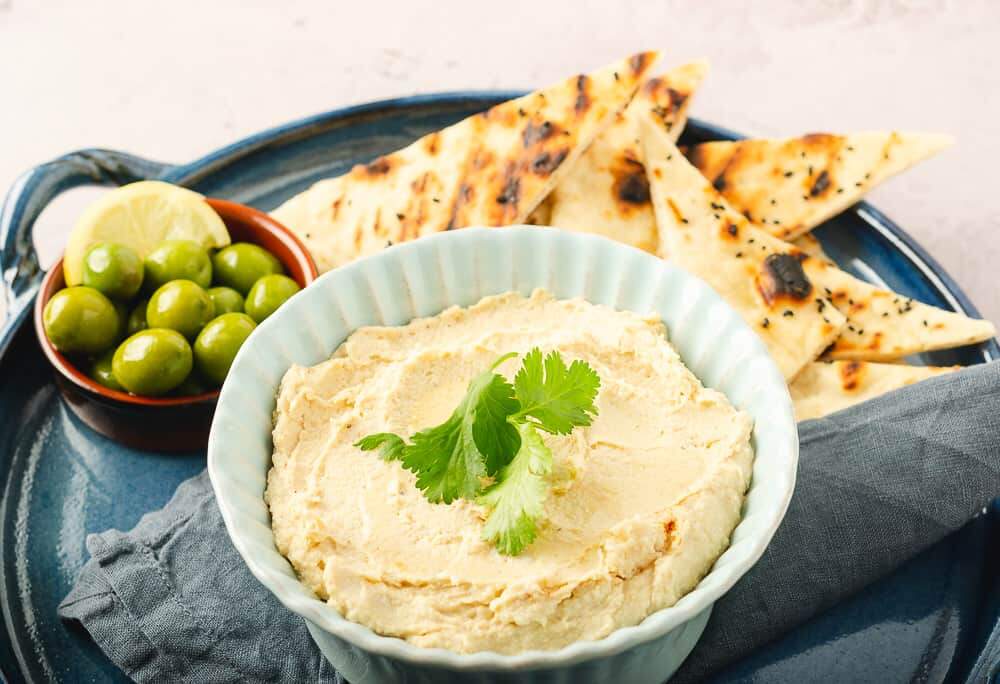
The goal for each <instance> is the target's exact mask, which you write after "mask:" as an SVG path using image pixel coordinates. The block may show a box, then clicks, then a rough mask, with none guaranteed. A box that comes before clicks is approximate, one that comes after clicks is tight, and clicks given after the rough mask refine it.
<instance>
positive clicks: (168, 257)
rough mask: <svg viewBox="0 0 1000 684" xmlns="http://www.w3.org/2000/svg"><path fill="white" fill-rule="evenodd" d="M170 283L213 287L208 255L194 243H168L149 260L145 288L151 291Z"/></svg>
mask: <svg viewBox="0 0 1000 684" xmlns="http://www.w3.org/2000/svg"><path fill="white" fill-rule="evenodd" d="M171 280H191V281H193V282H195V283H197V284H198V285H200V286H201V287H208V286H209V285H211V284H212V260H211V259H210V258H209V257H208V252H207V251H205V248H204V247H202V246H201V245H199V244H198V243H197V242H192V241H191V240H166V241H165V242H161V243H160V245H159V246H158V247H156V249H154V250H153V251H152V252H150V253H149V256H147V257H146V289H147V291H149V292H152V291H154V290H156V289H157V288H159V287H162V286H163V285H166V284H167V283H169V282H170V281H171Z"/></svg>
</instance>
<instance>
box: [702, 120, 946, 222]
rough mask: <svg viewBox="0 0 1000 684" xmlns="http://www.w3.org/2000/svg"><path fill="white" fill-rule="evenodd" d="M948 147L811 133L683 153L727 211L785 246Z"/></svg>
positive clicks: (877, 135) (925, 137)
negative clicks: (732, 209)
mask: <svg viewBox="0 0 1000 684" xmlns="http://www.w3.org/2000/svg"><path fill="white" fill-rule="evenodd" d="M952 142H953V140H952V138H951V137H950V136H946V135H939V134H935V133H899V132H895V131H893V132H888V133H886V132H871V133H852V134H850V135H832V134H829V133H811V134H809V135H804V136H802V137H800V138H789V139H785V140H767V139H761V140H740V141H736V142H729V141H720V142H708V143H702V144H701V145H694V146H692V147H690V148H689V149H688V150H687V152H686V153H687V155H688V158H689V159H690V160H691V163H693V164H694V165H695V166H696V167H698V170H700V171H701V172H702V174H704V175H705V177H706V178H708V179H709V180H711V181H712V184H713V185H714V186H715V188H716V189H717V190H719V191H720V192H721V193H722V194H723V195H724V196H725V198H726V199H727V200H729V203H730V204H732V205H733V207H735V208H736V209H737V210H738V211H740V212H742V213H743V214H744V215H746V216H747V217H748V218H749V219H750V221H752V222H753V223H755V224H757V225H759V226H761V227H762V228H765V229H766V230H767V231H768V232H769V233H771V234H772V235H775V236H777V237H780V238H782V239H785V240H790V239H793V238H796V237H798V236H799V235H802V234H803V233H805V232H807V231H809V230H812V229H813V228H815V227H816V226H817V225H819V224H820V223H822V222H823V221H826V220H827V219H829V218H830V217H832V216H834V215H836V214H839V213H840V212H842V211H843V210H844V209H846V208H847V207H849V206H851V205H852V204H854V203H855V202H857V201H858V200H860V199H861V198H862V197H863V196H864V195H865V193H867V192H868V191H869V190H870V189H871V188H872V187H874V186H875V185H878V184H879V183H881V182H882V181H884V180H886V179H887V178H889V177H890V176H894V175H896V174H897V173H900V172H901V171H905V170H906V169H908V168H910V167H911V166H913V165H914V164H916V163H917V162H919V161H921V160H923V159H926V158H927V157H930V156H931V155H933V154H936V153H937V152H940V151H941V150H943V149H944V148H946V147H948V146H949V145H951V144H952Z"/></svg>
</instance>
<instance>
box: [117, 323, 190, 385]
mask: <svg viewBox="0 0 1000 684" xmlns="http://www.w3.org/2000/svg"><path fill="white" fill-rule="evenodd" d="M192 364H193V359H192V354H191V345H189V344H188V342H187V340H185V339H184V336H183V335H181V334H180V333H179V332H177V331H176V330H166V329H163V328H151V329H149V330H143V331H141V332H137V333H136V334H135V335H132V337H130V338H128V339H127V340H125V341H124V342H122V343H121V345H119V347H118V350H117V351H116V352H115V355H114V358H113V359H112V361H111V370H112V372H113V373H114V376H115V378H117V379H118V382H120V383H121V385H122V386H123V387H124V388H125V389H127V390H128V391H129V392H132V393H133V394H144V395H146V396H151V397H158V396H160V395H161V394H166V393H167V392H169V391H170V390H172V389H174V388H175V387H177V386H178V385H180V384H181V383H182V382H184V379H185V378H187V376H188V374H189V373H190V372H191V366H192Z"/></svg>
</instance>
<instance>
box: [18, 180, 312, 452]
mask: <svg viewBox="0 0 1000 684" xmlns="http://www.w3.org/2000/svg"><path fill="white" fill-rule="evenodd" d="M206 201H207V202H208V203H209V204H210V205H211V206H212V208H213V209H215V211H216V213H218V214H219V216H220V217H222V220H223V222H224V223H225V224H226V228H227V229H228V230H229V235H230V237H232V240H233V242H253V243H255V244H258V245H260V246H261V247H263V248H264V249H266V250H267V251H269V252H271V254H273V255H274V256H276V257H278V259H279V260H280V261H281V263H282V264H284V266H285V271H286V272H287V273H288V275H289V276H290V277H291V278H293V279H294V280H295V281H296V282H297V283H298V284H299V286H300V287H305V286H306V285H308V284H309V283H311V282H312V281H313V280H315V279H316V276H317V271H316V264H315V263H313V260H312V257H311V256H309V252H308V250H306V248H305V246H304V245H303V244H302V243H301V242H299V240H298V238H296V237H295V236H294V235H293V234H292V233H291V231H289V230H288V229H287V228H285V227H284V226H283V225H281V224H280V223H278V222H277V221H275V220H274V219H273V218H271V217H270V216H268V215H267V214H265V213H264V212H262V211H258V210H257V209H254V208H252V207H248V206H245V205H243V204H237V203H235V202H229V201H226V200H221V199H211V198H208V199H206ZM65 286H66V281H65V279H64V278H63V268H62V259H60V260H59V261H58V262H56V264H55V265H54V266H53V267H52V268H51V269H50V270H49V272H48V273H46V274H45V278H44V280H42V286H41V289H40V290H39V292H38V297H37V298H36V299H35V333H36V334H37V335H38V341H39V343H40V344H41V347H42V351H43V352H45V356H46V357H48V359H49V362H51V364H52V367H53V368H54V369H55V376H56V384H57V385H58V386H59V389H60V391H61V392H62V395H63V398H64V399H65V400H66V403H67V404H68V405H69V407H70V409H71V410H72V411H73V413H75V414H76V415H77V416H78V417H79V418H80V420H82V421H83V422H84V423H86V424H87V425H89V426H90V427H92V428H94V429H95V430H97V431H98V432H100V433H101V434H102V435H105V436H107V437H110V438H111V439H113V440H115V441H116V442H121V443H122V444H125V445H127V446H130V447H134V448H136V449H144V450H150V451H194V450H198V449H203V448H205V444H206V443H207V441H208V431H209V428H210V427H211V425H212V415H213V414H214V413H215V402H216V400H217V399H218V398H219V392H218V391H217V390H216V391H214V392H206V393H205V394H198V395H194V396H190V397H162V398H153V397H139V396H136V395H134V394H128V393H127V392H119V391H116V390H112V389H108V388H107V387H104V386H103V385H101V384H99V383H97V382H95V381H94V380H91V379H90V377H88V376H87V374H86V373H85V372H83V371H82V370H81V369H79V368H77V367H76V366H75V365H73V362H72V361H70V360H69V359H68V358H67V357H66V356H64V355H63V354H61V353H59V352H58V351H57V350H56V348H55V347H53V346H52V343H51V342H49V338H48V337H47V336H46V335H45V330H44V328H43V326H42V312H43V311H44V310H45V305H46V304H48V302H49V299H51V298H52V295H54V294H55V293H56V292H58V291H59V290H61V289H63V288H64V287H65Z"/></svg>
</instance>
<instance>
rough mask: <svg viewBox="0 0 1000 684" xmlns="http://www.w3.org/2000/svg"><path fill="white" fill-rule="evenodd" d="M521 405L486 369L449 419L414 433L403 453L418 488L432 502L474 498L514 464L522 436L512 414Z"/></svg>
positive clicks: (503, 381)
mask: <svg viewBox="0 0 1000 684" xmlns="http://www.w3.org/2000/svg"><path fill="white" fill-rule="evenodd" d="M517 406H518V404H517V401H516V400H515V399H514V390H513V388H512V387H511V385H510V383H508V382H507V381H506V380H505V379H504V378H503V376H500V375H497V374H495V373H493V372H492V371H491V370H490V371H486V372H485V373H481V374H480V375H479V376H477V377H476V378H475V379H473V381H472V382H471V383H469V390H468V392H467V393H466V395H465V398H464V399H462V402H461V403H460V404H459V405H458V408H456V409H455V412H454V413H452V414H451V417H449V418H448V420H446V421H445V422H444V423H442V424H441V425H438V426H436V427H432V428H429V429H427V430H421V431H420V432H418V433H417V434H415V435H413V437H412V438H411V441H412V444H410V445H408V446H407V447H406V448H405V449H403V451H402V461H403V466H404V467H406V468H407V469H408V470H411V471H413V473H415V474H416V476H417V487H419V488H420V489H421V490H423V492H424V496H426V497H427V499H428V500H429V501H434V502H437V501H441V502H444V503H451V502H452V501H454V500H455V499H458V498H466V499H472V498H474V497H475V496H476V495H477V494H478V493H479V492H480V491H481V490H482V488H483V483H482V480H483V478H484V477H486V476H487V475H489V474H493V473H496V472H497V471H498V470H499V469H500V468H501V467H502V466H503V465H504V464H505V463H506V462H507V461H509V460H510V455H509V454H512V453H515V448H514V447H513V446H512V445H516V444H517V440H518V436H517V430H516V428H515V427H514V426H512V425H510V424H509V423H508V422H507V416H508V415H509V414H511V413H513V412H514V411H516V410H517Z"/></svg>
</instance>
